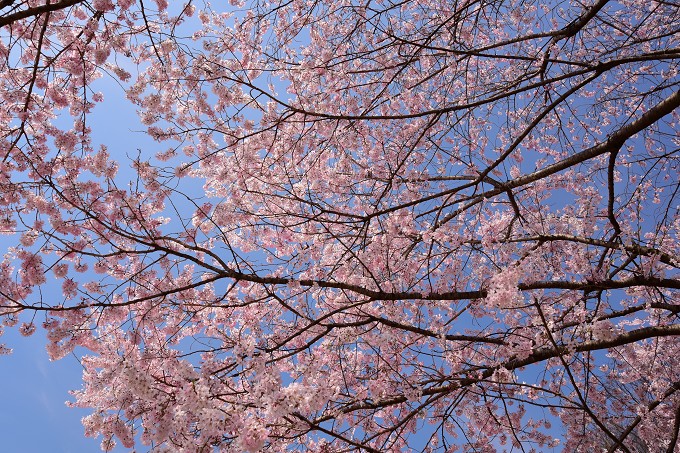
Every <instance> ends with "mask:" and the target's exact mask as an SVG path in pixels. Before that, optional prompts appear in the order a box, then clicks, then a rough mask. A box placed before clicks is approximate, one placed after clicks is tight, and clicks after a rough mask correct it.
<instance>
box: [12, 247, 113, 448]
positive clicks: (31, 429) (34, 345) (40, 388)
mask: <svg viewBox="0 0 680 453" xmlns="http://www.w3.org/2000/svg"><path fill="white" fill-rule="evenodd" d="M1 239H2V238H0V244H1V245H2V247H3V248H5V247H6V245H7V244H6V242H5V241H3V240H1ZM55 296H56V295H55ZM2 340H3V342H4V343H6V344H7V345H8V346H9V347H12V348H13V349H14V352H13V353H12V354H10V355H7V356H0V386H1V388H2V406H1V407H2V409H0V436H1V438H2V441H0V451H2V452H3V453H43V452H51V453H72V452H73V453H75V452H78V453H80V452H97V451H101V450H100V449H99V442H100V440H101V439H92V438H86V437H85V436H84V429H83V426H82V425H81V423H80V419H81V418H82V417H83V416H85V415H87V414H88V413H89V412H90V411H88V410H83V409H74V408H69V407H67V406H66V404H65V401H66V400H71V399H72V398H71V397H70V395H69V393H68V391H69V390H73V389H77V388H79V387H80V382H81V368H80V364H79V363H78V361H77V359H76V358H75V357H73V356H68V357H66V358H64V359H62V360H58V361H55V362H51V361H50V360H49V359H48V357H47V352H46V351H45V344H46V343H47V339H46V338H45V335H44V331H42V330H40V329H39V330H37V331H36V333H35V334H34V335H33V336H32V337H29V338H23V337H21V336H20V335H19V333H18V332H17V331H16V329H14V328H12V329H5V333H4V335H3V336H2ZM117 451H124V450H122V449H119V450H117Z"/></svg>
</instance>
